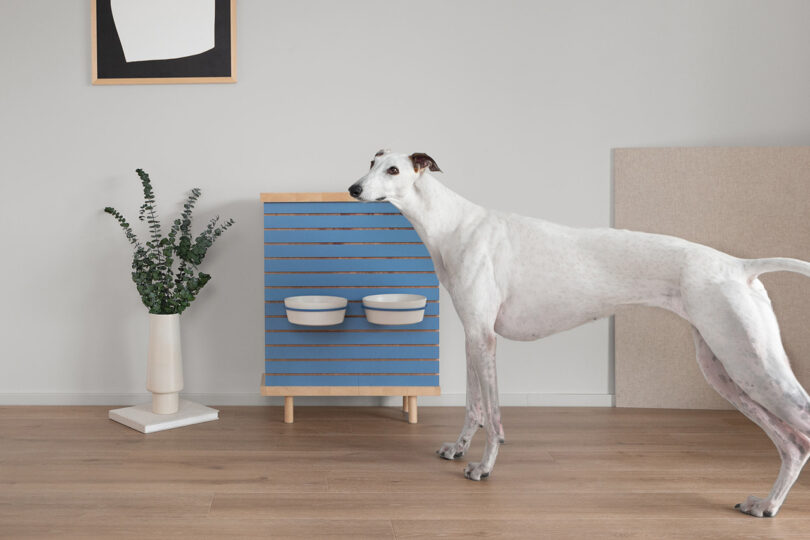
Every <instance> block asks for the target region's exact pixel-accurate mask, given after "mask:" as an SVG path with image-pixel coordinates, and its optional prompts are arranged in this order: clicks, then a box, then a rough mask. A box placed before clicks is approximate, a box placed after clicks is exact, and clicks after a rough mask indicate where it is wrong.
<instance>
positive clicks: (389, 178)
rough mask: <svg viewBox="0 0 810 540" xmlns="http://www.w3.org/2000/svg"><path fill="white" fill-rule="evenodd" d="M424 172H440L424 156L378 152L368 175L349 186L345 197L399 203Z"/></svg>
mask: <svg viewBox="0 0 810 540" xmlns="http://www.w3.org/2000/svg"><path fill="white" fill-rule="evenodd" d="M425 171H435V172H441V169H439V166H438V165H436V162H435V161H434V160H433V158H432V157H430V156H429V155H427V154H423V153H421V152H416V153H414V154H411V155H410V156H408V155H405V154H397V153H394V152H391V151H390V150H380V151H379V152H377V153H376V154H374V157H373V158H372V160H371V168H370V170H369V171H368V173H367V174H366V175H365V176H364V177H362V178H361V179H360V180H358V181H357V182H355V183H354V184H352V185H351V187H349V194H351V196H352V197H354V198H355V199H358V200H361V201H385V200H389V199H392V200H401V199H402V198H403V197H405V196H406V195H407V194H408V192H409V191H410V190H412V189H413V185H414V183H415V182H416V181H417V180H419V178H420V177H421V176H422V174H424V172H425Z"/></svg>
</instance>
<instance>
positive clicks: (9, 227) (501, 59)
mask: <svg viewBox="0 0 810 540" xmlns="http://www.w3.org/2000/svg"><path fill="white" fill-rule="evenodd" d="M808 20H810V2H806V1H803V0H795V1H773V0H768V1H765V0H762V1H740V0H726V1H705V0H701V1H693V2H687V1H683V0H677V1H649V0H638V1H611V2H602V1H590V2H583V1H569V0H561V1H555V2H552V1H542V2H541V1H521V2H505V1H496V0H491V1H427V0H422V1H409V2H379V1H372V0H367V1H359V0H343V1H341V2H335V1H330V0H323V1H313V0H285V1H276V0H274V1H267V0H240V1H239V6H238V42H239V60H238V67H239V82H238V83H237V84H235V85H190V86H185V85H175V86H171V85H169V86H110V87H92V86H90V84H89V80H90V45H89V36H90V28H89V2H88V1H86V0H73V1H65V0H51V1H45V0H2V3H0V76H2V80H1V81H0V123H2V129H0V165H1V166H2V167H1V168H0V175H2V184H1V185H2V188H0V189H2V192H0V231H2V232H0V234H2V252H1V253H2V280H1V281H0V293H1V294H2V301H3V308H2V311H0V339H2V351H3V352H2V357H0V363H2V369H0V373H1V375H0V402H3V403H125V402H131V401H133V400H137V399H141V398H142V396H141V395H140V394H142V393H143V392H144V378H145V365H144V364H145V354H146V334H147V317H146V311H145V309H144V308H143V306H142V305H141V304H140V301H139V299H138V296H137V294H136V291H135V288H134V285H133V284H132V282H131V281H130V279H129V264H130V257H129V249H128V245H127V244H126V243H125V241H124V239H123V237H122V235H121V232H120V230H119V229H118V228H117V227H116V225H115V223H114V222H113V221H112V220H111V219H110V218H109V217H108V216H106V215H104V214H103V213H102V211H101V209H102V208H103V207H104V206H105V205H108V204H110V205H114V206H116V207H118V208H119V209H121V210H123V211H125V213H126V214H127V215H129V216H130V218H131V219H135V214H136V212H137V207H138V205H139V196H140V193H139V189H138V188H139V185H138V182H137V178H136V176H135V174H134V172H133V170H134V169H135V168H136V167H143V168H145V169H146V170H147V171H148V172H150V173H151V175H152V177H153V179H154V182H155V185H156V190H157V194H158V199H159V203H160V204H161V207H162V214H163V216H164V217H165V218H167V219H168V218H169V216H171V215H172V214H174V213H175V212H176V211H177V210H178V208H179V202H180V201H181V199H182V197H183V194H184V192H185V191H186V190H187V189H188V188H190V187H192V186H199V187H201V188H202V189H203V198H202V201H201V204H200V207H199V209H198V212H197V214H196V216H197V219H198V220H199V221H198V223H201V222H203V220H204V219H206V218H207V217H209V216H211V215H212V214H215V213H221V214H222V215H223V216H227V217H233V218H235V219H236V221H237V224H236V226H235V227H234V228H233V229H232V231H231V232H229V233H227V235H226V236H224V237H223V239H222V242H221V243H220V244H218V245H216V246H215V247H214V248H213V249H212V251H211V252H210V255H209V259H208V260H207V261H206V271H208V272H210V273H211V274H213V276H214V277H213V281H212V282H211V283H210V284H209V285H208V286H207V287H206V289H205V290H204V292H203V294H202V295H201V297H200V298H199V299H198V301H197V302H195V304H193V305H192V307H191V308H190V310H189V311H188V312H187V314H185V315H184V316H183V329H184V342H183V346H184V356H185V367H186V391H187V392H189V393H191V394H196V395H197V396H196V397H198V398H200V399H203V400H205V401H208V402H209V403H220V404H222V403H264V402H268V401H267V400H265V399H264V398H260V397H259V396H258V395H257V394H258V386H259V378H260V373H261V372H262V368H263V350H262V344H263V337H264V336H263V325H262V324H263V323H262V309H263V307H262V269H261V266H262V255H261V238H262V236H261V215H260V214H261V209H260V206H259V203H258V199H257V197H258V194H259V192H261V191H341V190H343V189H346V187H347V186H348V185H349V184H350V183H352V181H354V180H355V179H356V178H357V177H359V176H360V175H362V174H363V173H364V171H365V169H366V168H367V164H368V160H369V159H370V156H371V155H372V154H373V153H374V152H375V151H376V150H377V149H378V148H380V147H390V148H394V149H398V150H401V151H409V152H410V151H424V152H428V153H430V154H431V155H432V156H433V157H435V158H436V160H437V161H438V163H439V164H440V166H441V167H442V169H443V170H444V171H446V172H445V174H444V175H443V176H442V177H441V178H442V179H443V180H444V181H445V182H446V183H447V185H449V186H450V187H451V188H453V189H455V190H457V191H459V192H460V193H462V194H463V195H465V196H466V197H468V198H470V199H472V200H473V201H479V202H482V203H486V204H487V205H489V206H491V207H494V208H499V209H503V210H511V211H515V212H520V213H525V214H529V215H533V216H538V217H543V218H546V219H550V220H556V221H560V222H563V223H567V224H571V225H581V226H606V225H609V224H610V214H611V212H610V209H611V196H610V189H611V188H610V186H611V184H610V167H611V154H610V149H611V148H613V147H623V146H661V145H667V146H669V145H673V146H685V145H690V146H691V145H793V144H808V143H809V142H810V106H808V101H807V96H809V95H810V70H808V66H810V33H808V31H807V24H806V23H807V21H808ZM541 286H548V287H553V286H554V284H553V283H547V284H542V285H541ZM443 299H444V300H445V304H444V309H443V317H442V335H441V347H442V348H441V351H442V352H441V356H442V388H443V391H444V393H445V396H443V397H442V398H441V399H439V400H434V401H432V402H433V403H439V402H441V403H457V404H460V403H462V402H463V398H462V396H461V394H462V393H463V391H464V369H463V365H464V359H463V342H462V341H463V340H462V330H461V327H460V324H459V322H458V320H457V319H456V318H455V315H454V313H453V312H452V307H451V304H450V302H449V301H447V298H446V297H444V298H443ZM540 316H542V315H540ZM609 351H610V341H609V326H608V322H607V321H601V322H598V323H594V324H590V325H587V326H585V327H582V328H579V329H577V330H574V331H570V332H567V333H564V334H561V335H558V336H554V337H552V338H550V339H546V340H545V341H543V342H538V343H529V344H526V343H520V344H518V343H511V342H506V341H502V342H501V343H500V345H499V351H498V352H499V376H500V382H501V392H502V394H503V398H502V399H503V403H505V404H526V403H528V404H546V403H554V404H609V403H610V397H611V396H610V395H611V393H612V372H611V362H610V353H609ZM371 401H373V400H368V401H366V402H371ZM425 402H426V403H427V402H428V400H425Z"/></svg>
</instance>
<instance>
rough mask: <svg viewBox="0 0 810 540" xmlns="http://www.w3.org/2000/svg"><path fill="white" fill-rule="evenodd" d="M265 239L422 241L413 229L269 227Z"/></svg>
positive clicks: (288, 241)
mask: <svg viewBox="0 0 810 540" xmlns="http://www.w3.org/2000/svg"><path fill="white" fill-rule="evenodd" d="M264 241H265V242H266V243H274V244H312V243H328V242H331V243H336V242H339V243H343V242H350V243H355V244H356V243H360V242H365V243H386V244H390V243H397V242H420V241H421V240H420V239H419V235H418V234H416V231H414V230H412V229H389V230H377V229H370V230H357V229H315V230H308V229H267V230H265V231H264Z"/></svg>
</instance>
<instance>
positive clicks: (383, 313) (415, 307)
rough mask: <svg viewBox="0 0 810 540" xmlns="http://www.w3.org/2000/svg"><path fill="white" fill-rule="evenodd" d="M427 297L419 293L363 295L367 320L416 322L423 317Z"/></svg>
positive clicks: (394, 322) (374, 321) (376, 322)
mask: <svg viewBox="0 0 810 540" xmlns="http://www.w3.org/2000/svg"><path fill="white" fill-rule="evenodd" d="M426 302H427V298H425V297H424V296H422V295H421V294H374V295H371V296H364V297H363V309H364V310H365V312H366V319H368V322H370V323H374V324H416V323H418V322H422V319H423V318H424V317H425V303H426Z"/></svg>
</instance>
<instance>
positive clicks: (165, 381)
mask: <svg viewBox="0 0 810 540" xmlns="http://www.w3.org/2000/svg"><path fill="white" fill-rule="evenodd" d="M146 389H147V390H149V391H150V392H152V412H153V413H155V414H173V413H176V412H177V410H178V408H179V397H180V394H179V392H180V390H182V389H183V357H182V354H181V352H180V315H179V314H177V313H174V314H172V315H155V314H153V313H150V314H149V356H148V359H147V363H146Z"/></svg>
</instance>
